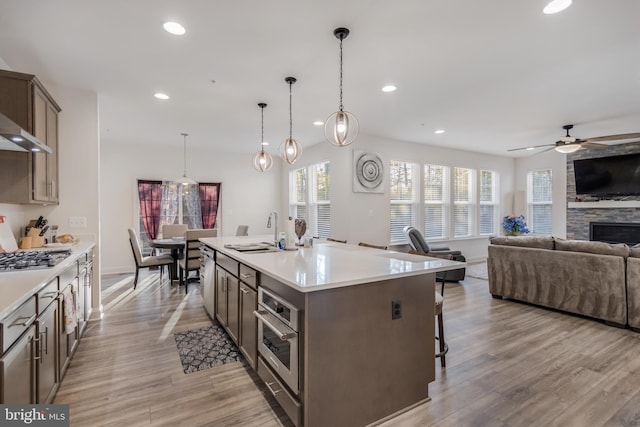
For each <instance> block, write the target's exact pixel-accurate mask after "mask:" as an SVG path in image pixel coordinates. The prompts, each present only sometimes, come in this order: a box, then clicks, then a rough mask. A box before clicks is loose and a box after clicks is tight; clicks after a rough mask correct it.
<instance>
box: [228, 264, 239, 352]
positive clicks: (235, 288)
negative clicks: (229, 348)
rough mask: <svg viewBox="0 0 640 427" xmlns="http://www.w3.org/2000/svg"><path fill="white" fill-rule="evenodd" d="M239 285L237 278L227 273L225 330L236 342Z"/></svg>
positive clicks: (237, 334)
mask: <svg viewBox="0 0 640 427" xmlns="http://www.w3.org/2000/svg"><path fill="white" fill-rule="evenodd" d="M239 294H240V285H239V283H238V278H237V277H235V276H232V275H231V274H227V332H229V336H230V337H231V339H232V340H233V342H235V343H236V344H238V337H239V336H240V323H239V319H238V311H239V310H238V301H239V298H240V295H239Z"/></svg>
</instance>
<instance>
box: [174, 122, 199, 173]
mask: <svg viewBox="0 0 640 427" xmlns="http://www.w3.org/2000/svg"><path fill="white" fill-rule="evenodd" d="M180 135H182V137H183V139H184V173H183V174H182V178H180V179H179V180H177V181H176V182H177V183H178V184H182V185H195V184H197V182H196V181H195V180H193V179H191V178H189V177H188V176H187V136H189V134H188V133H181V134H180Z"/></svg>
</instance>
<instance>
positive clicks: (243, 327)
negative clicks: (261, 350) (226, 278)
mask: <svg viewBox="0 0 640 427" xmlns="http://www.w3.org/2000/svg"><path fill="white" fill-rule="evenodd" d="M257 308H258V293H257V292H256V291H254V290H253V289H252V288H250V287H249V286H247V285H246V284H244V283H241V284H240V339H239V343H238V347H239V348H240V351H241V352H242V354H243V355H244V357H245V359H246V360H247V363H248V364H249V365H250V366H251V367H252V368H253V369H257V365H256V362H257V360H258V320H257V319H256V316H255V315H254V314H253V312H254V310H256V309H257Z"/></svg>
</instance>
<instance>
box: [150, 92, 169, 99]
mask: <svg viewBox="0 0 640 427" xmlns="http://www.w3.org/2000/svg"><path fill="white" fill-rule="evenodd" d="M153 96H155V97H156V98H158V99H169V95H167V94H166V93H161V92H157V93H154V94H153Z"/></svg>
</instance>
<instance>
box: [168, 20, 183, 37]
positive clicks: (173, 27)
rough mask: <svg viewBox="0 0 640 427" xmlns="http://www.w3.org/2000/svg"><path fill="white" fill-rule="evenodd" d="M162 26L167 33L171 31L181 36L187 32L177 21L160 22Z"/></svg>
mask: <svg viewBox="0 0 640 427" xmlns="http://www.w3.org/2000/svg"><path fill="white" fill-rule="evenodd" d="M162 28H164V29H165V31H166V32H167V33H171V34H174V35H176V36H181V35H183V34H184V33H186V32H187V30H185V29H184V27H183V26H182V25H180V24H178V23H177V22H165V23H164V24H162Z"/></svg>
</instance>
